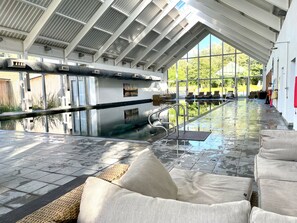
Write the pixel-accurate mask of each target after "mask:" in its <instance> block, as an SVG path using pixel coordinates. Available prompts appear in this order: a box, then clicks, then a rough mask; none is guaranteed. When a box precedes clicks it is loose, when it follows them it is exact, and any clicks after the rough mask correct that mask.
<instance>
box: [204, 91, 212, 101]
mask: <svg viewBox="0 0 297 223" xmlns="http://www.w3.org/2000/svg"><path fill="white" fill-rule="evenodd" d="M204 98H206V99H210V98H212V94H211V92H210V91H208V92H207V93H206V95H205V96H204Z"/></svg>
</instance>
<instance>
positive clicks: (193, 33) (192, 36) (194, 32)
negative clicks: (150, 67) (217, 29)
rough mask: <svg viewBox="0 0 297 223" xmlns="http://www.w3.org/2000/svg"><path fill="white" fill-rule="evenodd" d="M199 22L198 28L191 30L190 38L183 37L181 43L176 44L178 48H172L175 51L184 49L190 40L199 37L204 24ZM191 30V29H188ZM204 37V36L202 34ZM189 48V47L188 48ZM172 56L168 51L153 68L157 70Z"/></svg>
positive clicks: (202, 31)
mask: <svg viewBox="0 0 297 223" xmlns="http://www.w3.org/2000/svg"><path fill="white" fill-rule="evenodd" d="M201 25H202V24H200V26H199V30H198V31H197V32H196V29H195V30H194V31H193V32H192V34H191V37H190V38H183V39H182V41H181V43H179V44H178V48H177V49H176V50H174V51H175V52H179V51H184V50H183V49H187V48H185V47H186V45H188V44H189V43H190V42H193V41H195V40H196V39H197V38H200V36H201V34H202V33H204V32H205V29H204V25H202V26H201ZM190 32H191V31H190ZM204 37H205V36H204ZM201 40H202V39H201ZM190 50H191V49H190ZM173 56H174V53H170V52H169V54H168V55H167V57H165V58H163V59H162V60H161V61H159V62H158V63H157V65H156V67H155V70H159V69H160V68H161V67H162V66H164V65H165V64H167V63H168V62H169V61H170V60H171V58H172V57H173ZM182 56H183V55H182Z"/></svg>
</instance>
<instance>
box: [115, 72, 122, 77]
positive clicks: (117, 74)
mask: <svg viewBox="0 0 297 223" xmlns="http://www.w3.org/2000/svg"><path fill="white" fill-rule="evenodd" d="M114 76H115V77H121V76H122V73H115V74H114Z"/></svg>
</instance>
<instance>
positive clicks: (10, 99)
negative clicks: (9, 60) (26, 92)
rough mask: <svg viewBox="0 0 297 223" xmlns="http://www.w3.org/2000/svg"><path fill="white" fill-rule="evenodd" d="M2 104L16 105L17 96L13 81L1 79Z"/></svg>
mask: <svg viewBox="0 0 297 223" xmlns="http://www.w3.org/2000/svg"><path fill="white" fill-rule="evenodd" d="M0 104H1V105H14V104H15V98H14V94H13V88H12V84H11V81H7V80H0Z"/></svg>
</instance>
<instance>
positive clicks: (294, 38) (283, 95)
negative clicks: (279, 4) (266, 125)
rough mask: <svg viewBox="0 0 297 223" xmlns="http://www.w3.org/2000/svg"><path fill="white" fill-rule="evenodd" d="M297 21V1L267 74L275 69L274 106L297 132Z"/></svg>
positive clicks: (279, 39)
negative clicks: (296, 100) (296, 94)
mask: <svg viewBox="0 0 297 223" xmlns="http://www.w3.org/2000/svg"><path fill="white" fill-rule="evenodd" d="M296 20H297V0H293V1H292V3H291V6H290V9H289V11H288V12H287V16H286V19H285V21H284V24H283V27H282V29H281V32H280V34H279V36H278V39H277V42H276V44H275V47H276V48H277V49H274V50H273V52H272V54H271V57H270V59H269V62H268V64H267V72H269V71H270V70H271V69H272V68H273V76H272V82H273V83H275V84H274V86H273V87H274V88H278V87H279V89H278V90H279V95H278V100H274V106H275V107H276V108H277V109H278V111H279V112H281V113H282V115H283V117H284V118H285V119H286V121H287V122H288V123H294V129H295V130H297V115H296V114H295V109H294V95H293V94H294V78H295V76H297V74H296V71H297V69H296V63H293V62H292V61H293V60H294V59H295V58H296V57H297V28H296ZM278 60H279V65H278V62H277V61H278ZM272 65H273V67H272ZM277 81H279V84H277Z"/></svg>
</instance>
